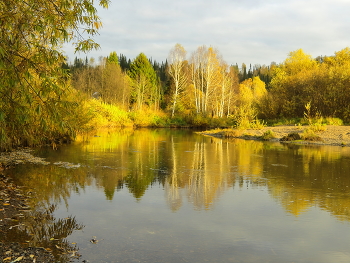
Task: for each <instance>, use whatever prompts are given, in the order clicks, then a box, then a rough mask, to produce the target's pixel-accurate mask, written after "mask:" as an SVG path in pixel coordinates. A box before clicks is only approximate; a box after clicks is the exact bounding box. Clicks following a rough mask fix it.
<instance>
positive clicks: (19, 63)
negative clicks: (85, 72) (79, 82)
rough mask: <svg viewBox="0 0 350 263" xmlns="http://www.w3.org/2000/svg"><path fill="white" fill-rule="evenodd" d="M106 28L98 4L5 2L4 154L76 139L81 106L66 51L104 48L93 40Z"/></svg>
mask: <svg viewBox="0 0 350 263" xmlns="http://www.w3.org/2000/svg"><path fill="white" fill-rule="evenodd" d="M97 2H98V3H99V4H100V5H101V6H102V7H104V8H107V7H108V4H109V0H99V1H97ZM100 27H101V21H100V19H99V17H98V16H97V10H96V8H95V6H94V1H93V0H51V1H47V0H6V1H0V97H1V101H0V149H9V148H11V147H14V146H18V145H23V144H27V145H35V144H42V143H46V142H53V141H55V139H57V137H62V136H67V137H71V136H74V133H75V131H76V129H78V126H79V122H77V120H78V119H75V120H72V117H73V116H74V114H75V108H76V106H77V103H76V102H75V101H74V100H72V99H71V96H72V92H73V91H71V90H70V89H69V82H68V79H69V75H68V73H67V72H66V71H65V70H63V69H62V68H61V65H62V63H63V62H64V61H65V57H64V54H63V52H62V49H61V46H62V44H63V43H64V42H69V41H74V43H75V47H76V51H84V52H85V51H88V50H90V49H93V48H98V44H96V43H95V42H94V41H93V40H92V38H91V37H93V36H94V35H95V34H96V33H97V32H98V29H99V28H100ZM82 35H84V36H87V38H82Z"/></svg>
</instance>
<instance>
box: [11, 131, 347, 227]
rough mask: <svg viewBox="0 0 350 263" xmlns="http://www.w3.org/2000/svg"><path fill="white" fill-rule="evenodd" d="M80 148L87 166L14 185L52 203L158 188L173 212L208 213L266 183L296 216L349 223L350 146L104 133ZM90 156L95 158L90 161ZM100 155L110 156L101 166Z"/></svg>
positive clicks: (51, 169) (30, 172)
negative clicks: (222, 200)
mask: <svg viewBox="0 0 350 263" xmlns="http://www.w3.org/2000/svg"><path fill="white" fill-rule="evenodd" d="M82 147H83V149H84V151H87V152H88V153H86V154H87V156H89V154H90V158H88V159H89V163H88V166H83V167H81V168H79V169H74V170H72V169H70V170H69V169H65V168H60V167H56V166H46V167H34V166H25V170H22V171H21V170H18V172H17V173H20V174H23V176H21V177H20V178H18V181H20V182H19V183H18V184H20V185H26V186H28V187H29V188H31V189H37V195H36V199H37V200H40V202H42V203H43V204H49V203H50V202H60V201H62V200H63V201H64V200H67V199H68V198H69V195H70V193H71V191H76V192H79V191H82V190H84V188H85V187H86V186H87V185H91V184H96V185H97V187H99V188H101V189H102V190H103V191H104V192H105V195H106V198H107V199H108V200H112V199H113V198H115V190H118V189H121V188H123V187H126V188H128V190H129V191H130V192H131V193H132V194H133V196H134V197H135V198H138V199H140V198H142V196H143V195H144V194H145V192H146V190H147V189H148V188H149V187H150V186H152V184H155V183H158V184H162V185H163V186H164V188H165V194H166V199H167V202H168V204H169V206H170V208H171V209H172V210H173V211H176V210H178V209H179V208H180V207H181V206H182V205H183V202H184V200H186V199H187V200H188V201H189V202H191V203H193V205H194V206H195V208H197V209H209V208H210V207H211V206H212V204H213V203H214V202H215V199H216V198H218V196H219V195H220V194H221V193H222V192H223V191H225V190H226V189H228V188H229V187H232V186H233V185H235V182H236V181H237V185H238V186H240V187H245V185H246V183H248V182H249V183H248V185H249V186H252V187H255V186H266V187H267V188H268V189H269V193H270V195H271V196H272V197H273V198H274V199H276V200H277V201H278V202H280V203H281V204H282V206H283V207H284V208H285V210H286V211H287V212H289V213H292V214H294V215H296V216H297V215H299V214H300V213H302V212H304V211H306V210H308V209H309V208H310V207H311V206H314V205H317V206H319V207H320V208H322V209H324V210H327V211H329V212H331V213H332V214H333V215H336V216H338V217H339V218H341V219H344V220H350V217H349V214H350V205H349V202H350V201H349V200H350V197H349V196H347V195H346V194H344V193H348V192H349V188H350V177H349V176H347V172H348V171H350V162H349V156H350V147H344V148H340V147H339V148H338V147H327V146H322V147H321V146H320V147H317V146H311V147H308V146H298V145H292V144H286V145H282V144H279V143H263V142H258V141H246V140H240V139H235V140H222V139H218V138H210V139H208V138H205V137H202V136H196V135H193V134H190V133H189V132H177V131H170V130H138V131H133V132H124V133H121V135H119V134H118V133H116V134H109V135H108V136H105V137H104V136H101V137H96V138H95V137H94V138H92V139H91V141H90V142H89V144H84V145H83V146H82ZM67 149H68V148H67ZM84 151H82V152H79V154H84V153H83V152H84ZM116 153H118V154H117V155H116ZM79 154H77V155H79ZM71 155H72V154H71ZM91 156H93V157H94V158H95V157H96V158H97V161H96V162H95V161H91V160H94V158H92V157H91ZM105 156H107V157H108V158H111V157H110V156H113V158H111V159H108V163H107V164H106V163H105V161H104V157H105ZM116 156H117V157H116ZM75 158H77V157H75ZM98 158H100V159H98ZM85 159H86V157H85ZM74 160H75V162H76V163H78V162H80V161H81V160H80V159H74ZM101 160H102V161H101ZM16 169H17V168H16Z"/></svg>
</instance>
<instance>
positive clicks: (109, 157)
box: [6, 129, 350, 263]
mask: <svg viewBox="0 0 350 263" xmlns="http://www.w3.org/2000/svg"><path fill="white" fill-rule="evenodd" d="M35 154H36V155H37V156H40V157H43V158H45V160H46V161H47V162H49V164H48V165H38V164H23V165H18V166H16V167H15V168H14V169H10V170H7V171H6V172H7V173H8V174H10V175H11V176H12V177H13V178H14V179H15V182H16V183H17V184H19V185H21V186H24V187H25V189H26V191H31V192H33V198H32V199H31V206H32V207H33V208H35V209H34V211H33V212H31V213H30V215H29V216H26V217H27V221H26V222H27V223H26V226H25V227H24V226H23V229H25V231H26V233H27V235H26V236H25V237H23V234H22V236H21V237H20V238H21V239H23V238H24V239H28V240H26V242H27V243H28V244H29V245H37V246H43V247H45V248H47V249H48V250H53V251H54V253H55V254H56V255H58V257H59V258H60V260H62V262H64V260H68V259H69V260H73V261H74V262H84V260H85V262H91V263H99V262H101V263H102V262H108V263H111V262H174V263H175V262H176V263H178V262H192V263H193V262H317V263H322V262H327V263H330V262H337V263H339V262H350V242H349V238H350V222H349V221H350V189H349V188H350V176H349V174H350V173H349V171H350V148H349V147H343V148H342V147H336V146H307V145H293V144H280V143H272V142H261V141H250V140H241V139H231V140H223V139H218V138H212V137H206V136H202V135H198V134H196V133H194V132H193V131H191V130H186V129H137V130H132V129H122V130H114V131H104V132H102V131H101V132H97V133H96V134H94V135H91V136H85V137H81V138H78V140H77V141H76V142H74V143H72V144H70V145H64V146H62V147H60V148H59V149H58V150H51V149H47V148H45V149H39V150H37V151H36V153H35ZM22 241H23V240H22ZM60 249H61V250H62V249H64V250H65V251H66V252H67V251H69V253H67V254H64V255H59V254H60Z"/></svg>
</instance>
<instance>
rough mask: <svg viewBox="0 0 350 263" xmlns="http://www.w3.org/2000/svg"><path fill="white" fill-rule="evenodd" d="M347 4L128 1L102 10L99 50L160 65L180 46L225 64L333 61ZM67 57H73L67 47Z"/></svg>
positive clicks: (343, 43) (344, 41)
mask: <svg viewBox="0 0 350 263" xmlns="http://www.w3.org/2000/svg"><path fill="white" fill-rule="evenodd" d="M348 10H350V3H349V2H348V1H345V0H317V1H316V0H309V1H301V0H284V1H272V0H265V1H260V0H246V1H237V0H233V1H232V0H211V1H209V0H178V1H164V0H163V1H160V0H148V1H137V0H129V1H124V2H118V3H116V2H112V3H111V6H110V8H109V9H108V10H100V9H99V15H100V17H101V20H102V22H103V24H104V27H103V28H102V30H101V31H100V35H99V36H98V37H96V41H97V42H98V43H100V45H101V47H102V49H101V50H99V51H94V52H91V53H90V54H88V56H95V57H98V56H107V55H108V54H109V53H110V52H112V51H116V52H117V53H118V54H124V55H126V56H127V57H128V58H130V59H133V58H135V57H136V56H137V55H138V54H139V53H141V52H143V53H145V54H146V56H148V57H152V58H153V59H155V60H157V61H159V62H160V61H164V60H165V59H166V58H167V56H168V53H169V50H170V49H171V48H172V47H173V46H174V45H175V44H176V43H180V44H182V45H183V46H184V47H185V49H186V50H187V51H188V54H191V52H193V51H195V49H196V48H197V47H198V46H201V45H206V46H214V47H216V48H218V49H219V51H220V52H221V53H222V55H223V58H224V59H225V60H226V61H227V62H228V63H229V64H235V63H238V64H239V65H240V64H241V63H246V64H249V63H252V64H257V63H258V64H269V63H270V62H272V61H275V62H277V63H280V62H282V61H284V60H285V59H286V57H287V55H288V53H289V52H291V51H294V50H297V49H299V48H302V49H304V51H305V52H306V53H309V54H311V55H312V56H313V57H316V56H318V55H333V54H334V52H335V51H339V50H341V49H343V48H345V47H347V46H348V45H349V41H350V35H349V34H348V32H349V29H350V28H349V27H350V18H349V16H348V14H347V11H348ZM65 49H66V50H67V54H68V56H69V57H72V56H74V55H73V54H72V52H71V50H69V48H68V46H67V45H66V46H65Z"/></svg>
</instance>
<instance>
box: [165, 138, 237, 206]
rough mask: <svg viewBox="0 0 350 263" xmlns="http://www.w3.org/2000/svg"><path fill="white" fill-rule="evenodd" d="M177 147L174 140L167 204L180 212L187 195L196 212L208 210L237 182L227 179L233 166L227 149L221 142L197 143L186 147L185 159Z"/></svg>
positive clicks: (167, 184) (230, 178) (167, 182)
mask: <svg viewBox="0 0 350 263" xmlns="http://www.w3.org/2000/svg"><path fill="white" fill-rule="evenodd" d="M176 145H177V143H176V141H175V140H174V139H172V140H171V149H172V151H171V160H172V164H171V166H170V167H171V168H170V167H169V170H170V171H171V172H170V175H169V176H168V178H167V181H166V183H165V190H166V192H167V198H168V204H169V205H170V207H171V208H172V210H173V211H174V210H178V209H179V208H180V206H181V205H182V199H183V195H185V196H187V199H188V200H189V202H191V203H192V204H193V205H194V206H195V208H197V209H203V208H204V209H209V208H210V207H211V206H212V205H213V203H214V201H215V199H216V198H217V197H218V196H219V195H220V194H221V193H222V192H223V191H224V190H225V189H227V188H228V187H230V186H232V185H233V182H234V179H235V177H233V176H227V175H229V174H230V170H231V166H230V164H229V158H227V157H228V156H227V153H226V150H227V148H226V147H225V146H226V145H223V144H222V141H221V140H217V141H212V143H210V144H208V143H207V142H206V141H205V140H201V141H196V142H194V143H192V144H191V145H189V146H187V148H186V151H185V156H184V151H183V149H176ZM184 167H185V169H184ZM225 175H226V176H225Z"/></svg>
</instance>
